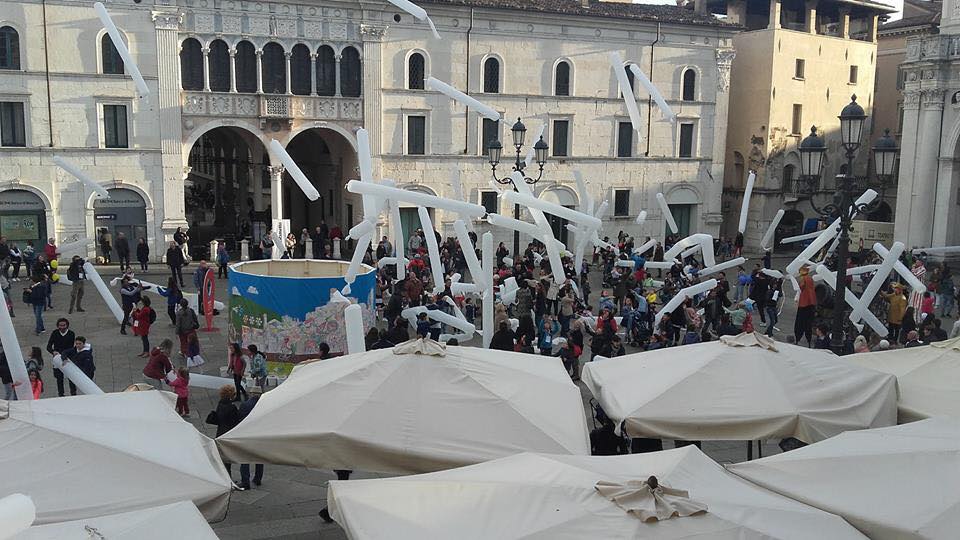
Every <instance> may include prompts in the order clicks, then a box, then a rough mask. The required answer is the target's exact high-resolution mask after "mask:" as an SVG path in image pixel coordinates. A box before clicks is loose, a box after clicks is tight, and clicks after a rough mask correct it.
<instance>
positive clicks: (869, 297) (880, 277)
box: [848, 242, 904, 323]
mask: <svg viewBox="0 0 960 540" xmlns="http://www.w3.org/2000/svg"><path fill="white" fill-rule="evenodd" d="M903 249H904V246H903V242H894V243H893V246H892V248H891V249H890V251H889V252H887V254H886V255H885V256H884V257H883V262H882V263H881V264H880V268H879V269H878V270H877V274H876V275H875V276H873V279H871V280H870V283H868V284H867V287H866V288H865V289H864V290H863V294H861V295H860V300H859V302H858V303H857V304H856V305H855V306H853V312H851V313H850V320H852V321H853V322H855V323H856V322H860V320H861V319H863V312H864V311H867V310H868V309H869V307H870V303H871V302H873V298H874V297H875V296H877V293H878V292H880V286H881V285H883V282H884V279H885V278H886V277H887V276H888V275H889V274H890V272H892V271H893V265H894V263H896V262H897V261H898V260H899V259H900V255H903ZM848 273H849V272H848Z"/></svg>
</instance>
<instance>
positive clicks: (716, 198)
mask: <svg viewBox="0 0 960 540" xmlns="http://www.w3.org/2000/svg"><path fill="white" fill-rule="evenodd" d="M735 56H736V51H735V50H733V49H732V48H718V49H717V51H716V61H717V86H716V87H715V88H716V90H715V94H714V95H713V100H712V101H713V102H714V103H715V105H714V109H713V111H712V112H711V115H712V116H713V117H714V118H726V117H727V115H728V112H729V110H730V108H729V104H730V71H731V68H732V66H733V61H734V57H735ZM707 90H711V88H710V87H708V86H706V85H704V86H703V92H704V101H710V98H709V97H708V95H709V94H707V93H706V92H707ZM704 125H705V124H701V126H704ZM704 135H706V133H705V134H704ZM709 139H712V141H711V144H710V146H709V147H708V146H704V148H703V153H702V155H703V156H704V157H709V158H710V161H709V162H706V163H704V164H703V167H705V168H706V171H708V172H709V174H710V175H711V176H712V177H713V178H715V179H716V180H717V181H710V180H707V181H703V178H704V177H705V176H706V174H699V175H698V177H699V178H700V180H701V182H700V186H701V187H702V188H703V204H702V206H701V209H702V210H701V211H700V212H699V214H700V215H699V216H698V219H699V220H700V222H701V223H702V224H703V227H704V229H703V232H706V233H708V234H712V235H714V236H719V235H720V228H721V226H722V224H723V182H722V181H720V179H721V178H723V171H724V168H725V167H726V163H725V158H726V152H727V150H726V148H727V146H726V141H727V123H726V122H714V123H713V134H712V136H711V137H709ZM701 140H702V141H704V142H706V141H707V140H708V137H706V136H704V137H701Z"/></svg>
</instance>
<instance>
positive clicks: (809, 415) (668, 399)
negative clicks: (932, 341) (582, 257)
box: [583, 334, 897, 443]
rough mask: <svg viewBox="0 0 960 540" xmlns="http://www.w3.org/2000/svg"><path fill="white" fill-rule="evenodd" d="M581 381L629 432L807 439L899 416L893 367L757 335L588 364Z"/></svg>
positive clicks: (636, 434) (675, 436)
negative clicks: (873, 366) (867, 365)
mask: <svg viewBox="0 0 960 540" xmlns="http://www.w3.org/2000/svg"><path fill="white" fill-rule="evenodd" d="M583 381H584V383H586V385H587V387H588V388H590V391H591V392H593V395H594V396H595V397H596V398H597V400H598V401H599V402H600V404H601V406H602V407H603V410H604V411H605V412H606V413H607V416H609V417H610V418H612V419H614V420H615V421H616V422H617V424H618V425H619V424H620V423H621V422H623V423H624V426H625V428H624V429H625V431H626V433H627V434H629V435H630V436H632V437H653V438H665V439H685V440H747V441H752V440H765V439H772V438H782V437H796V438H797V439H799V440H801V441H804V442H807V443H812V442H816V441H819V440H822V439H825V438H827V437H830V436H833V435H836V434H837V433H841V432H843V431H846V430H850V429H864V428H870V427H878V426H889V425H893V424H894V423H896V418H897V411H896V383H895V380H894V378H893V377H892V376H891V375H888V374H884V373H878V372H876V371H873V370H869V369H863V368H861V367H859V366H854V365H851V364H847V363H845V362H843V361H842V360H840V359H839V358H838V357H836V356H834V355H833V353H830V352H825V351H819V350H811V349H806V348H803V347H797V346H795V345H788V344H785V343H777V342H774V341H773V340H771V339H769V338H767V337H765V336H762V335H759V334H741V335H739V336H736V337H724V338H721V339H720V341H712V342H708V343H698V344H694V345H685V346H683V347H677V348H667V349H660V350H657V351H649V352H643V353H637V354H631V355H627V356H621V357H618V358H611V359H608V360H601V361H597V362H590V363H588V364H587V365H586V366H585V368H584V371H583Z"/></svg>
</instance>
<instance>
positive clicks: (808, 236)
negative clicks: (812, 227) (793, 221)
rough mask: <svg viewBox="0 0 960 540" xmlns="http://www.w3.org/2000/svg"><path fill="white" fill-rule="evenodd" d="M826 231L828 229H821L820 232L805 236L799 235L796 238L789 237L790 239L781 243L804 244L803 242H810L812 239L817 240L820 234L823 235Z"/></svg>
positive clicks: (785, 239)
mask: <svg viewBox="0 0 960 540" xmlns="http://www.w3.org/2000/svg"><path fill="white" fill-rule="evenodd" d="M825 230H826V229H821V230H819V231H813V232H809V233H805V234H798V235H796V236H788V237H786V238H784V239H783V240H780V243H781V244H792V243H794V242H802V241H804V240H810V239H811V238H816V237H818V236H820V233H822V232H823V231H825Z"/></svg>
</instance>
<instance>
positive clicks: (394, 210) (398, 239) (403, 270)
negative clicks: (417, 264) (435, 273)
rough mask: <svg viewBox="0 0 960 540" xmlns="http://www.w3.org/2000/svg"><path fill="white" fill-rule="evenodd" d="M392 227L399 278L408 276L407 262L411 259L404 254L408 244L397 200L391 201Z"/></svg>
mask: <svg viewBox="0 0 960 540" xmlns="http://www.w3.org/2000/svg"><path fill="white" fill-rule="evenodd" d="M389 205H390V228H391V229H393V231H392V232H393V250H394V251H395V252H396V256H397V261H396V265H397V279H404V278H406V277H407V263H409V262H410V261H409V260H407V259H406V258H405V257H404V256H403V251H404V250H405V249H406V247H407V244H406V242H404V240H403V225H402V223H401V222H400V205H399V204H397V201H390V202H389Z"/></svg>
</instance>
